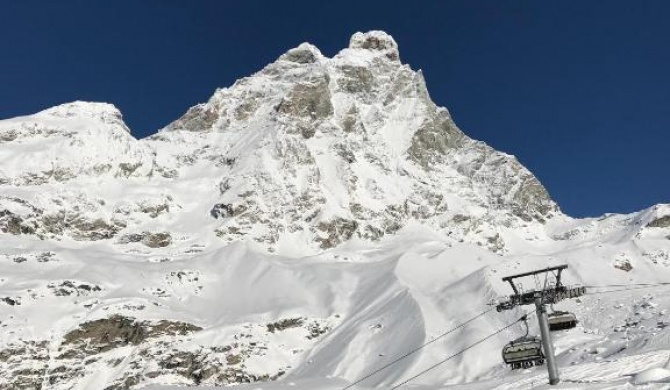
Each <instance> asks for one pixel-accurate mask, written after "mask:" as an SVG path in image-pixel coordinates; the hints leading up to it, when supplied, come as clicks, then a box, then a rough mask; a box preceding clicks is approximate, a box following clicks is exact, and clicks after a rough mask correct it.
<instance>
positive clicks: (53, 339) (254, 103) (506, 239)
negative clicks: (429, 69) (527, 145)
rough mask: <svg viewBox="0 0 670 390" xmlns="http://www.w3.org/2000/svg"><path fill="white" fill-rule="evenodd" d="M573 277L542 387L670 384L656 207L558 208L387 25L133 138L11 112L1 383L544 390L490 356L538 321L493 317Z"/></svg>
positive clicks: (70, 111)
mask: <svg viewBox="0 0 670 390" xmlns="http://www.w3.org/2000/svg"><path fill="white" fill-rule="evenodd" d="M562 264H567V265H568V266H569V268H568V269H567V270H566V272H565V273H564V274H563V282H564V283H565V284H568V285H582V286H586V287H587V294H586V295H585V296H583V297H580V298H578V299H572V300H565V301H562V302H560V303H558V304H556V305H555V306H556V307H555V309H556V310H569V311H571V312H574V313H575V314H576V315H577V317H578V319H579V324H578V325H577V327H576V328H574V329H570V330H564V331H560V332H554V333H553V336H554V344H555V349H556V353H557V360H558V365H559V370H560V373H561V378H562V382H561V383H560V384H559V385H558V386H555V387H552V388H559V389H668V388H670V379H668V378H667V377H668V376H670V371H669V370H670V367H669V366H668V362H669V360H670V313H669V309H670V285H668V284H667V283H669V282H670V205H663V204H661V205H656V206H652V207H649V208H648V209H645V210H642V211H640V212H637V213H632V214H628V215H620V214H607V215H604V216H602V217H599V218H587V219H574V218H571V217H569V216H566V215H564V214H563V213H562V212H561V211H560V209H559V207H558V206H557V205H556V204H555V203H554V202H553V200H552V199H551V198H550V196H549V194H548V193H547V191H546V189H545V188H544V187H543V186H542V184H541V183H540V182H539V181H538V180H537V178H535V177H534V176H533V174H532V173H531V172H530V171H528V170H527V169H526V168H525V167H523V166H522V165H521V164H520V163H519V162H518V161H517V160H516V159H515V158H514V157H513V156H510V155H507V154H505V153H502V152H499V151H496V150H494V149H492V148H491V147H489V146H488V145H486V144H484V143H482V142H479V141H476V140H473V139H470V138H469V137H467V136H466V135H465V134H464V133H463V132H462V131H461V130H460V129H458V127H457V126H456V125H455V123H454V122H453V120H452V119H451V116H450V114H449V112H448V111H447V110H446V109H444V108H441V107H437V106H436V105H435V104H434V103H433V102H432V101H431V99H430V96H429V94H428V90H427V88H426V85H425V82H424V80H423V76H422V74H421V72H417V71H414V70H412V69H411V68H410V67H409V66H408V65H405V64H402V63H401V62H400V56H399V52H398V48H397V45H396V43H395V41H394V40H393V38H391V37H390V36H388V35H387V34H385V33H383V32H378V31H376V32H369V33H366V34H361V33H357V34H355V35H354V36H353V37H352V39H351V42H350V44H349V47H347V48H345V49H343V50H342V51H341V52H340V53H338V54H337V55H336V56H334V57H333V58H327V57H325V56H323V55H322V54H321V53H320V52H319V50H318V49H317V48H316V47H314V46H312V45H309V44H301V45H300V46H298V47H296V48H294V49H291V50H289V51H288V52H287V53H285V54H283V55H282V56H280V57H279V58H278V59H277V61H275V62H274V63H272V64H269V65H268V66H267V67H265V68H264V69H262V70H261V71H259V72H257V73H256V74H254V75H252V76H250V77H247V78H244V79H241V80H238V81H237V82H236V83H235V84H234V85H232V86H230V87H229V88H223V89H219V90H217V91H216V92H215V93H214V95H213V96H212V97H211V99H210V100H209V101H208V102H206V103H203V104H199V105H196V106H194V107H192V108H191V109H189V110H188V111H187V112H186V114H184V116H182V117H181V118H179V119H177V120H175V121H174V122H173V123H171V124H170V125H168V126H167V127H166V128H164V129H162V130H160V131H159V132H158V133H157V134H156V135H154V136H152V137H149V138H147V139H142V140H137V139H135V138H134V137H133V136H132V135H131V134H130V130H129V129H128V128H127V126H126V125H125V124H124V123H123V120H122V116H121V113H120V112H119V111H118V110H117V109H116V108H115V107H113V106H112V105H109V104H104V103H88V102H74V103H68V104H63V105H60V106H57V107H53V108H51V109H48V110H45V111H42V112H39V113H37V114H34V115H29V116H25V117H20V118H12V119H7V120H2V121H0V330H1V332H0V390H5V389H7V390H9V389H11V390H22V389H49V390H52V389H53V390H88V389H101V390H103V389H104V390H125V389H140V388H142V389H152V390H158V389H163V390H165V389H184V388H198V389H211V388H216V386H219V388H220V387H223V386H229V385H236V386H238V387H237V388H239V389H264V390H291V389H295V390H308V389H310V390H325V389H337V390H344V389H345V388H346V387H348V386H349V385H350V384H352V383H354V382H357V381H358V380H359V379H361V378H363V377H365V376H367V375H368V374H370V373H371V372H373V371H375V370H377V369H379V368H380V367H383V366H385V365H387V364H388V363H390V362H392V361H394V360H396V359H397V358H398V357H401V356H403V355H406V354H407V353H408V352H410V351H414V350H417V351H416V353H413V354H411V355H409V356H407V357H406V358H404V359H402V360H400V361H398V362H397V363H395V364H393V365H392V366H390V367H388V368H386V369H384V370H381V371H379V372H378V373H376V374H375V375H371V376H370V377H369V378H366V379H365V380H363V381H360V383H358V384H357V385H356V386H354V387H351V388H352V389H354V388H355V389H369V388H376V389H394V388H396V387H397V386H398V385H401V384H402V386H401V388H414V389H422V390H429V389H430V390H432V389H466V390H469V389H471V390H481V389H498V390H504V389H509V390H512V389H534V388H538V389H542V388H549V387H550V386H548V385H547V384H546V383H547V382H548V380H547V373H546V368H545V367H544V366H541V367H534V368H530V369H524V370H514V371H512V370H510V369H509V368H508V367H506V366H505V364H504V363H503V362H502V359H501V349H502V348H503V347H504V346H505V344H506V343H508V342H509V341H511V340H514V339H516V338H518V337H520V336H523V335H524V334H525V327H524V326H523V325H522V323H520V322H517V320H518V319H519V318H520V317H521V316H522V315H523V314H524V313H525V312H526V311H532V310H533V309H534V308H533V307H528V306H526V307H522V308H518V309H516V310H511V311H505V312H502V313H498V312H496V310H495V309H493V308H494V305H495V304H496V303H497V302H499V301H501V300H503V299H505V298H506V297H507V296H508V295H509V294H511V293H512V291H511V288H510V286H509V285H507V284H505V283H503V282H502V280H501V278H502V277H504V276H508V275H512V274H517V273H521V272H525V271H530V270H536V269H543V268H546V267H549V266H556V265H562ZM544 283H545V280H541V279H537V280H535V279H533V278H529V280H524V281H523V286H522V287H523V289H524V290H526V291H528V290H532V289H536V288H539V287H541V286H542V285H543V284H544ZM663 283H665V284H663ZM529 317H530V320H529V322H530V334H535V335H536V334H538V330H537V323H536V318H535V316H534V315H530V316H529ZM473 318H476V319H474V320H472V321H469V320H470V319H473ZM466 321H469V322H467V324H465V325H463V326H461V327H459V325H461V324H463V323H465V322H466ZM509 325H511V326H509ZM508 326H509V327H508ZM446 332H449V333H447V334H445V333H446ZM436 338H437V339H436ZM485 338H486V340H484V339H485ZM432 340H435V341H432ZM426 343H429V344H428V345H426V346H425V347H424V348H421V349H419V348H420V347H422V346H423V345H424V344H426ZM473 345H474V346H473ZM472 346H473V347H472ZM470 347H472V348H470ZM465 349H467V350H466V351H465V352H463V353H459V352H460V351H463V350H465ZM452 355H453V358H450V359H449V360H446V361H445V362H444V364H440V365H439V366H436V368H435V369H433V370H429V371H427V372H426V373H425V374H422V375H419V376H417V375H418V374H420V373H421V372H422V371H424V370H426V369H428V368H430V367H431V366H434V365H436V364H438V363H440V362H441V361H443V360H445V359H447V358H448V357H450V356H452ZM415 376H416V378H413V377H415ZM410 379H411V380H410ZM408 380H410V381H408ZM406 381H408V382H407V383H406V384H404V382H406Z"/></svg>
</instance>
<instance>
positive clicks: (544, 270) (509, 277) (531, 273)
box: [502, 264, 568, 294]
mask: <svg viewBox="0 0 670 390" xmlns="http://www.w3.org/2000/svg"><path fill="white" fill-rule="evenodd" d="M566 268H568V265H567V264H563V265H559V266H556V267H548V268H545V269H540V270H537V271H528V272H524V273H522V274H517V275H510V276H505V277H504V278H502V280H503V282H510V283H512V280H513V279H517V278H523V277H524V276H532V275H537V274H544V273H547V272H551V271H558V274H557V275H556V283H557V284H560V281H561V272H563V270H564V269H566ZM517 294H518V293H517Z"/></svg>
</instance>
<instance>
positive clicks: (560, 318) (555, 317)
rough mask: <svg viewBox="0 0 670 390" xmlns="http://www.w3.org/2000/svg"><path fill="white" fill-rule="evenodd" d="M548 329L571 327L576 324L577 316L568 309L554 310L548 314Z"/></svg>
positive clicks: (555, 329)
mask: <svg viewBox="0 0 670 390" xmlns="http://www.w3.org/2000/svg"><path fill="white" fill-rule="evenodd" d="M548 322H549V330H550V331H557V330H564V329H572V328H574V327H575V326H577V322H578V321H577V316H576V315H575V314H574V313H570V312H568V311H554V312H553V313H549V315H548Z"/></svg>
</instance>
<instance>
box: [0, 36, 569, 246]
mask: <svg viewBox="0 0 670 390" xmlns="http://www.w3.org/2000/svg"><path fill="white" fill-rule="evenodd" d="M2 134H3V136H2V141H3V143H5V144H6V145H8V146H11V148H6V151H5V152H4V153H3V156H2V161H3V169H2V172H0V182H2V183H4V184H7V185H14V186H17V187H21V188H26V189H28V188H31V187H34V186H38V185H54V186H56V187H62V188H86V187H87V186H86V185H81V186H80V185H78V184H76V183H78V182H86V183H90V182H91V181H102V182H104V183H105V184H106V185H111V183H116V185H118V186H128V184H129V183H132V184H131V185H132V186H133V187H136V188H137V191H138V192H145V191H146V192H148V194H146V197H148V198H153V196H152V195H151V193H153V192H154V191H153V187H154V186H156V185H158V186H160V187H161V188H165V189H166V193H169V192H171V191H170V190H168V189H169V188H171V187H176V186H179V185H181V184H183V183H188V182H190V181H192V180H196V181H197V180H202V175H203V173H204V174H205V175H206V176H208V179H209V178H211V179H214V180H212V183H211V184H209V185H208V186H207V188H205V186H203V187H202V188H201V189H200V188H199V189H198V190H196V189H195V188H193V187H191V189H192V190H194V191H199V195H200V196H199V197H200V198H201V199H203V197H204V199H207V201H209V202H210V203H209V204H208V206H209V208H210V210H209V212H206V213H205V212H203V213H200V215H198V216H197V217H195V218H199V219H200V220H201V221H200V223H199V226H200V228H199V230H205V231H208V233H209V232H215V233H216V235H218V236H219V237H221V239H223V240H225V241H228V242H231V241H238V240H254V241H257V242H260V243H262V244H263V245H264V246H265V247H266V248H267V249H269V250H270V251H274V250H276V249H277V245H278V244H279V241H280V237H281V236H285V237H286V236H295V239H298V240H299V241H300V244H301V245H307V246H313V247H315V248H318V249H327V248H331V247H334V246H337V245H338V244H340V243H342V242H345V241H347V240H349V239H351V238H352V237H356V238H362V239H364V240H369V241H375V240H378V239H379V238H381V237H383V236H384V235H387V234H392V233H394V232H396V231H397V230H398V229H400V228H401V227H402V226H404V225H405V224H406V223H407V222H408V221H410V220H420V221H423V222H425V223H428V224H430V225H431V226H433V227H435V228H436V229H439V230H445V231H451V230H454V231H455V232H454V234H459V235H462V236H467V232H468V231H470V230H472V229H475V228H474V227H473V224H472V223H470V222H467V221H464V219H465V218H467V217H469V216H471V215H473V214H474V215H477V217H478V218H477V219H478V220H481V221H484V222H483V223H486V224H491V225H493V226H495V225H507V226H519V225H523V224H527V223H542V222H544V221H545V220H546V219H549V218H552V217H553V216H555V215H556V214H557V213H558V208H557V207H556V204H555V203H554V202H553V201H552V200H551V199H550V197H549V195H548V194H547V191H546V190H545V189H544V187H543V186H542V185H541V184H540V183H539V181H538V180H537V179H536V178H535V177H534V176H533V175H532V174H531V173H530V172H529V171H528V170H527V169H525V168H524V167H523V166H522V165H520V164H519V163H518V161H516V159H515V158H514V157H512V156H509V155H506V154H503V153H500V152H497V151H495V150H493V149H492V148H490V147H489V146H487V145H486V144H484V143H482V142H478V141H474V140H472V139H470V138H468V137H467V136H466V135H464V134H463V133H462V132H461V131H460V130H459V129H458V127H456V125H455V124H454V123H453V121H452V119H451V116H450V115H449V112H448V111H447V110H446V109H444V108H440V107H437V106H436V105H435V104H434V103H433V102H432V101H431V100H430V97H429V94H428V91H427V89H426V86H425V83H424V79H423V77H422V75H421V72H415V71H413V70H411V68H409V67H408V66H407V65H403V64H402V63H401V62H400V60H399V54H398V49H397V45H396V43H395V41H394V40H393V38H391V37H390V36H388V35H387V34H385V33H382V32H371V33H367V34H360V33H359V34H356V35H354V36H353V37H352V38H351V42H350V44H349V47H348V48H347V49H344V50H342V51H341V52H340V53H339V54H338V55H336V56H335V57H334V58H332V59H329V58H326V57H324V56H323V55H322V54H321V53H320V52H319V50H318V49H317V48H315V47H314V46H312V45H309V44H302V45H300V46H298V47H297V48H295V49H292V50H289V51H288V52H287V53H285V54H284V55H282V56H280V57H279V59H278V60H277V61H276V62H274V63H272V64H270V65H268V66H267V67H266V68H264V69H263V70H261V71H260V72H258V73H256V74H255V75H253V76H251V77H248V78H244V79H241V80H239V81H238V82H236V83H235V84H234V85H233V86H231V87H230V88H225V89H219V90H217V91H216V93H215V94H214V96H212V97H211V98H210V100H209V101H208V102H207V103H204V104H199V105H197V106H194V107H192V108H191V109H189V110H188V111H187V113H186V114H185V115H184V116H183V117H181V118H179V119H177V120H176V121H174V122H173V123H171V124H170V125H168V126H167V127H166V128H165V129H163V130H161V131H160V132H159V133H158V134H156V135H155V136H153V137H150V138H149V139H145V140H141V141H137V140H135V139H133V138H132V136H131V135H130V134H129V131H128V128H127V127H126V126H125V124H124V123H123V121H122V119H121V114H120V113H119V112H118V111H117V110H116V109H115V108H114V107H112V106H110V105H106V104H99V103H83V102H76V103H70V104H65V105H62V106H58V107H55V108H52V109H49V110H46V111H44V112H41V113H38V114H35V115H32V116H28V117H24V118H16V119H12V120H8V121H5V122H4V123H3V124H2ZM205 172H206V173H205ZM214 181H216V184H214V183H213V182H214ZM58 183H63V185H62V186H58ZM141 183H146V184H147V185H145V186H142V185H141ZM147 187H149V191H147V189H148V188H147ZM28 190H29V189H28ZM85 192H86V194H78V195H73V196H79V197H84V198H86V201H85V202H87V203H92V204H93V205H91V206H90V207H89V209H90V210H91V211H93V209H95V210H96V212H97V213H98V214H104V217H103V216H102V215H95V216H94V215H90V214H93V213H86V212H83V213H79V214H77V215H76V216H72V218H75V219H77V220H79V221H81V223H78V224H79V225H82V224H83V225H82V226H79V227H77V226H75V227H64V226H60V225H62V224H63V223H61V222H60V219H62V218H60V217H54V216H53V213H52V212H51V211H50V210H48V209H49V206H50V205H47V204H44V203H45V201H40V200H34V201H32V200H28V199H22V200H23V201H25V202H26V203H22V204H21V205H19V204H16V203H17V201H16V200H12V199H5V201H6V202H10V203H14V204H15V205H14V207H16V208H22V209H23V211H24V213H23V214H20V213H19V214H18V215H15V214H14V213H12V214H11V215H8V216H7V218H6V220H8V221H9V222H6V223H5V224H6V226H7V227H6V228H5V230H6V231H10V230H12V231H19V232H34V233H36V234H38V235H40V236H45V235H52V236H61V235H64V236H69V237H73V238H83V239H89V238H90V239H98V238H105V239H109V238H113V237H116V236H117V235H118V234H122V231H129V230H132V229H129V228H131V227H132V226H129V224H130V225H133V221H129V219H130V218H127V216H128V212H130V211H128V210H126V209H127V207H125V208H124V210H119V208H118V207H116V206H118V204H117V200H116V199H108V198H107V197H108V195H107V193H106V192H104V193H96V191H85ZM92 195H93V196H92ZM190 195H194V194H193V193H191V194H190ZM166 196H167V195H165V196H164V197H166ZM49 197H50V196H49ZM91 197H93V198H94V199H90V198H91ZM106 198H107V199H106ZM100 200H102V201H108V202H107V207H101V206H102V205H98V206H96V205H95V204H97V203H100V202H99V201H100ZM147 201H148V202H149V203H152V202H153V203H156V202H157V203H160V204H159V205H154V204H152V206H149V207H162V208H163V209H164V211H166V212H167V207H168V204H167V203H169V202H170V201H167V202H166V201H165V200H164V199H162V198H160V199H155V198H154V199H152V200H147ZM46 202H49V200H46ZM131 202H133V201H131ZM144 203H146V201H145V202H144ZM201 204H202V203H201ZM115 207H116V209H115ZM130 207H131V208H135V209H137V208H138V207H139V208H142V207H143V206H137V205H135V206H130ZM122 208H123V207H122ZM178 208H179V206H178V205H175V207H173V208H172V210H170V213H171V214H172V215H173V216H174V219H177V220H178V219H180V218H181V217H180V214H181V213H179V212H178V211H177V210H176V209H178ZM182 210H183V211H185V212H186V211H187V210H185V209H182ZM54 211H55V210H54ZM68 211H69V210H62V209H58V211H57V213H60V214H62V213H63V212H64V213H68ZM87 214H89V215H87ZM187 214H189V215H188V218H189V219H191V218H193V217H194V216H193V215H191V214H192V213H190V212H187ZM280 216H281V217H280ZM212 217H214V218H212ZM54 219H55V220H56V221H54ZM479 223H480V222H477V223H476V224H479ZM54 224H56V225H58V226H53V225H54ZM9 225H11V226H12V227H10V226H9ZM90 225H93V226H90ZM139 225H141V223H140V224H139ZM203 226H207V227H211V229H202V227H203ZM142 228H143V227H142V226H135V230H138V229H142ZM493 230H495V229H493ZM132 233H133V234H137V233H136V232H132ZM287 233H288V234H287ZM496 245H498V246H500V248H501V250H502V249H504V242H502V241H501V242H500V243H496Z"/></svg>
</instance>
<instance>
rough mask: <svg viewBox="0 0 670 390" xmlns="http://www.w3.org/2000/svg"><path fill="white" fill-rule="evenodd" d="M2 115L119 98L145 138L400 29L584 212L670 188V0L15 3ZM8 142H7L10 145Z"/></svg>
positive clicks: (452, 87)
mask: <svg viewBox="0 0 670 390" xmlns="http://www.w3.org/2000/svg"><path fill="white" fill-rule="evenodd" d="M1 9H2V11H1V13H2V18H1V19H0V20H1V21H0V118H8V117H12V116H17V115H23V114H30V113H33V112H36V111H39V110H41V109H44V108H47V107H50V106H53V105H56V104H60V103H64V102H68V101H73V100H91V101H104V102H110V103H113V104H115V105H116V106H117V107H119V109H120V110H121V111H122V112H123V114H124V119H125V120H126V123H128V125H129V126H130V128H131V130H132V132H133V134H134V135H135V136H136V137H138V138H141V137H144V136H147V135H149V134H152V133H153V132H155V131H156V130H157V129H159V128H161V127H163V126H165V125H166V124H167V123H169V122H171V121H172V120H174V119H176V118H177V117H179V116H180V115H181V114H182V113H183V112H185V111H186V109H187V108H188V107H190V106H192V105H194V104H197V103H200V102H204V101H206V100H207V99H208V98H209V96H210V95H211V94H212V93H213V91H214V89H215V88H217V87H225V86H229V85H231V84H232V83H233V82H234V81H235V80H236V79H238V78H240V77H243V76H247V75H250V74H251V73H253V72H255V71H257V70H259V69H260V68H262V67H263V66H264V65H266V64H267V63H269V62H271V61H274V60H275V59H276V58H277V57H278V56H279V55H280V54H282V53H283V52H285V51H286V50H288V49H290V48H292V47H295V46H297V45H298V44H299V43H301V42H304V41H308V42H311V43H313V44H315V45H316V46H318V47H319V48H320V49H321V51H322V52H323V53H324V54H325V55H327V56H333V55H334V54H336V53H337V52H338V51H339V50H340V49H342V48H344V47H346V46H347V44H348V40H349V37H350V36H351V34H352V33H354V32H356V31H367V30H372V29H379V30H384V31H387V32H388V33H390V34H391V35H393V37H394V38H395V39H396V41H397V42H398V45H399V48H400V56H401V59H402V61H403V62H405V63H408V64H410V65H411V66H412V68H414V69H423V71H424V75H425V77H426V81H427V84H428V89H429V91H430V93H431V96H432V98H433V100H434V101H435V102H436V103H437V104H438V105H442V106H446V107H447V108H449V110H450V112H451V113H452V116H453V117H454V120H455V121H456V123H457V124H458V125H459V127H460V128H461V129H462V130H463V131H464V132H465V133H466V134H468V135H469V136H471V137H473V138H475V139H479V140H483V141H485V142H487V143H488V144H490V145H491V146H493V147H495V148H496V149H499V150H502V151H504V152H507V153H510V154H513V155H515V156H517V158H518V159H519V160H520V161H521V162H522V163H523V164H524V165H526V166H527V167H528V168H529V169H530V170H531V171H533V173H535V175H536V176H538V178H539V179H540V180H541V181H542V183H543V184H544V185H545V186H546V187H547V188H548V190H549V192H550V194H551V195H552V197H553V198H554V199H555V200H556V201H557V202H558V204H559V205H560V206H561V208H562V209H563V210H564V211H565V212H566V213H568V214H570V215H573V216H597V215H601V214H603V213H606V212H620V213H625V212H632V211H636V210H640V209H643V208H645V207H649V206H651V205H652V204H655V203H668V202H670V175H669V173H670V172H669V171H670V153H669V149H670V132H669V130H670V115H669V114H670V1H666V0H657V1H641V0H630V1H614V0H608V1H596V0H592V1H585V0H578V1H577V0H575V1H571V0H561V1H558V0H556V1H536V0H528V1H520V0H516V1H514V0H510V1H501V0H488V1H482V0H458V1H449V0H436V1H406V2H400V1H397V2H395V1H330V2H326V1H302V0H296V1H271V0H268V1H258V0H256V1H225V0H199V1H195V0H191V1H187V0H181V1H169V0H161V1H158V0H142V1H140V0H114V1H103V0H80V1H79V0H78V1H74V0H60V1H52V0H44V1H37V0H21V1H5V2H3V4H2V8H1ZM0 147H1V146H0Z"/></svg>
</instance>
